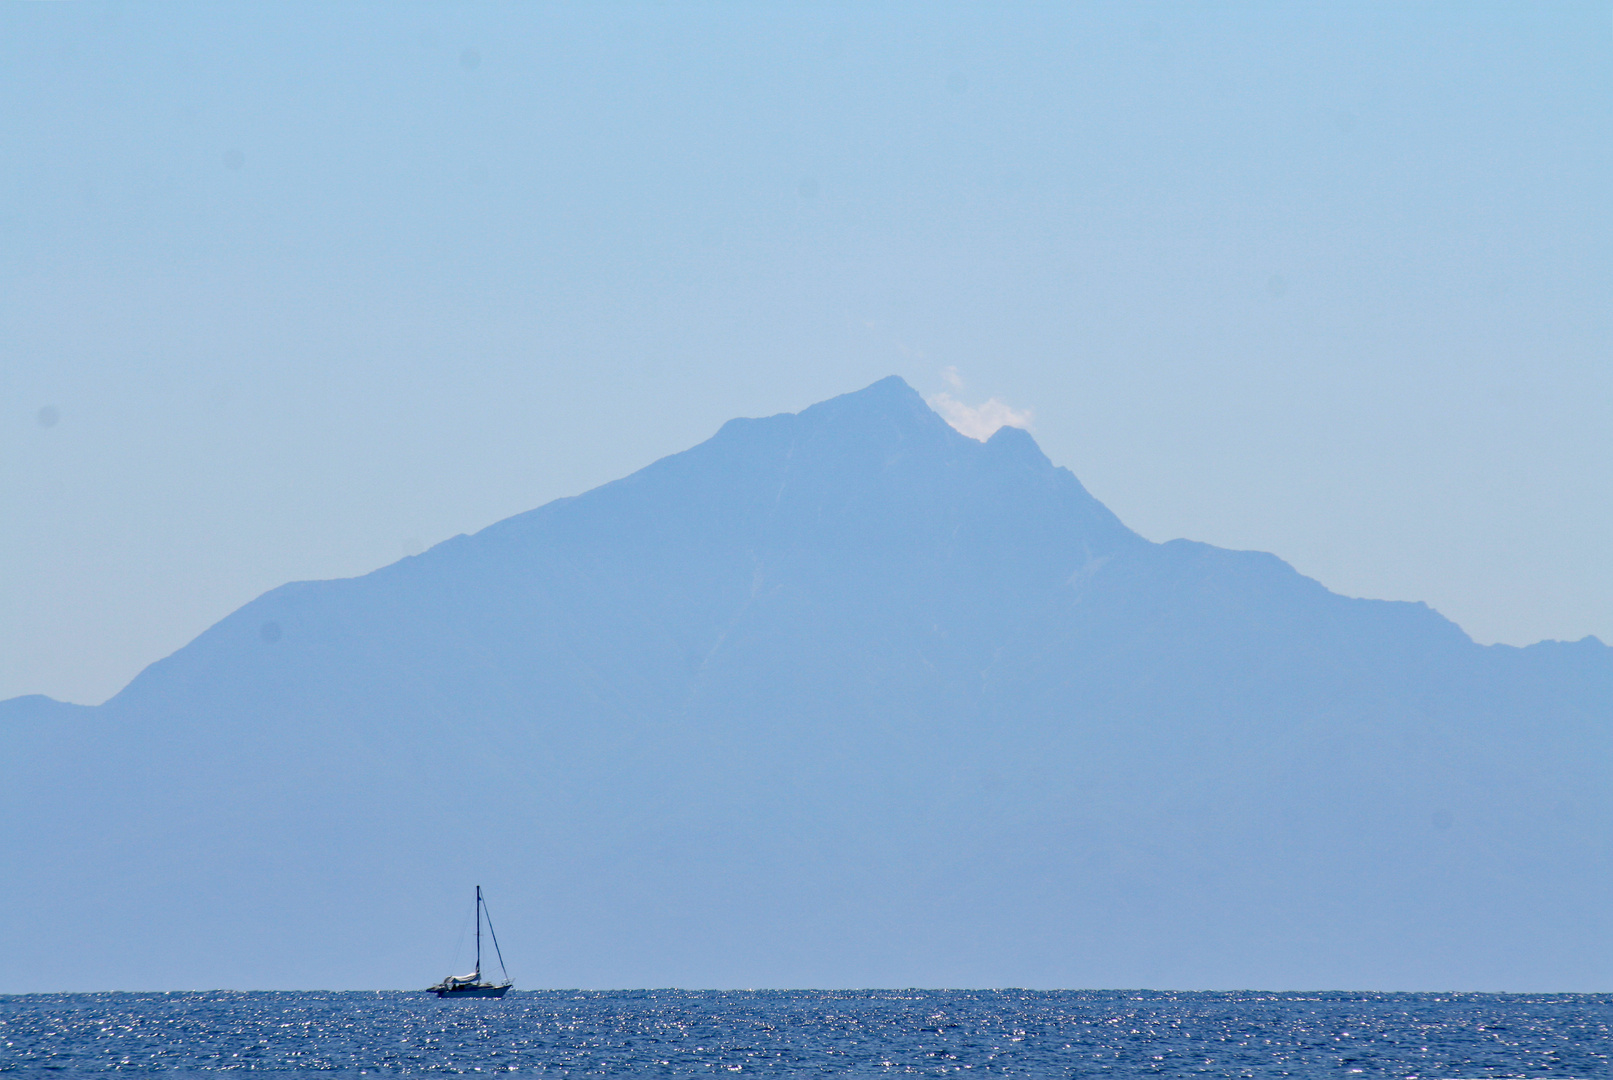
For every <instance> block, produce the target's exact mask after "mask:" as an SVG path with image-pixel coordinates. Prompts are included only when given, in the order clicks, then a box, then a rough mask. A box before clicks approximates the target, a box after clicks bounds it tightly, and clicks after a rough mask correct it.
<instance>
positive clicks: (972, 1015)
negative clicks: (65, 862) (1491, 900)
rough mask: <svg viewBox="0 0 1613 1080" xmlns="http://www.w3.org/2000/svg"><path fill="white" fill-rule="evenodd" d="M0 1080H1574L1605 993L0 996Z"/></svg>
mask: <svg viewBox="0 0 1613 1080" xmlns="http://www.w3.org/2000/svg"><path fill="white" fill-rule="evenodd" d="M0 1044H3V1045H0V1074H11V1073H15V1074H18V1075H52V1076H77V1075H86V1076H87V1075H91V1074H95V1075H100V1074H104V1073H139V1074H146V1073H153V1074H171V1075H202V1074H209V1075H210V1074H214V1073H222V1072H277V1073H318V1074H321V1075H337V1076H343V1077H351V1076H376V1077H389V1076H415V1075H440V1074H447V1075H475V1074H478V1073H480V1074H483V1075H491V1074H494V1073H518V1074H523V1075H540V1076H556V1077H563V1076H577V1077H585V1076H653V1077H697V1076H698V1077H714V1076H726V1075H730V1074H735V1073H737V1074H740V1075H742V1076H743V1075H751V1076H789V1077H799V1076H898V1075H901V1076H952V1075H958V1074H966V1075H967V1074H972V1075H990V1076H1028V1077H1096V1076H1102V1077H1173V1076H1194V1077H1201V1076H1213V1077H1338V1078H1341V1080H1347V1078H1354V1077H1370V1078H1377V1077H1397V1078H1405V1080H1441V1078H1462V1080H1467V1078H1472V1080H1478V1078H1484V1080H1503V1078H1514V1077H1517V1078H1522V1077H1530V1078H1534V1077H1540V1078H1546V1077H1551V1078H1570V1077H1572V1078H1583V1080H1589V1078H1592V1077H1610V1076H1613V1058H1610V1055H1613V995H1607V994H1360V993H1164V992H1152V993H1150V992H1141V991H1112V992H1111V991H1105V992H1097V991H1029V990H993V991H983V990H968V991H959V990H865V991H809V990H777V991H744V992H737V991H725V992H719V991H709V992H699V991H683V990H649V991H595V992H584V991H533V992H524V993H523V992H519V991H516V992H512V993H510V994H509V995H508V996H507V997H505V998H504V999H502V1000H497V999H472V1000H465V1001H440V1000H438V999H437V998H435V997H432V996H430V995H427V994H422V993H400V992H375V993H372V992H363V993H270V992H264V993H234V992H230V993H223V992H212V993H116V994H111V993H109V994H27V995H16V996H7V997H0Z"/></svg>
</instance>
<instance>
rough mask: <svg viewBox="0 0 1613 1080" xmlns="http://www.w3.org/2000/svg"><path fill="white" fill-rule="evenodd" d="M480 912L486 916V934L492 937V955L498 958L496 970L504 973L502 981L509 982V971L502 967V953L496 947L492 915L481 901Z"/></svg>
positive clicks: (485, 903)
mask: <svg viewBox="0 0 1613 1080" xmlns="http://www.w3.org/2000/svg"><path fill="white" fill-rule="evenodd" d="M482 912H483V913H484V914H485V915H486V916H487V932H488V933H489V934H491V935H492V937H493V954H494V955H495V956H497V957H498V969H499V971H501V972H503V973H504V981H505V982H509V981H510V970H509V968H506V967H505V966H504V951H503V950H502V949H500V948H499V947H498V931H497V930H494V929H493V913H492V912H491V911H488V910H487V901H486V900H483V901H482Z"/></svg>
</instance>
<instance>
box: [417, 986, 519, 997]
mask: <svg viewBox="0 0 1613 1080" xmlns="http://www.w3.org/2000/svg"><path fill="white" fill-rule="evenodd" d="M511 985H513V984H511V983H505V984H504V985H503V986H492V985H489V984H483V985H481V986H455V987H452V988H444V989H438V988H437V987H432V988H431V990H430V991H428V992H429V993H432V994H436V995H437V996H438V997H440V998H466V997H494V998H501V997H503V996H504V995H505V994H506V993H508V992H509V989H510V987H511Z"/></svg>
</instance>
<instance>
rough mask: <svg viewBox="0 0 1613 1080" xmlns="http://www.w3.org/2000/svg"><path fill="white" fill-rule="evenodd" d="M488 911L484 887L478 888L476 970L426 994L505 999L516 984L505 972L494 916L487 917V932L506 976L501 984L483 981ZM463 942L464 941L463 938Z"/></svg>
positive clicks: (501, 971) (446, 982)
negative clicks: (483, 891)
mask: <svg viewBox="0 0 1613 1080" xmlns="http://www.w3.org/2000/svg"><path fill="white" fill-rule="evenodd" d="M486 910H487V901H485V900H483V899H482V887H481V886H480V885H478V886H476V970H475V971H473V972H471V973H470V974H469V975H450V976H448V977H447V978H446V979H444V980H443V981H442V982H440V983H438V984H437V985H436V986H428V987H426V992H427V993H431V994H436V995H437V996H438V997H440V998H444V997H503V996H504V995H505V993H506V992H507V991H508V990H509V989H510V987H511V986H514V985H515V984H514V983H512V982H510V973H509V972H508V971H505V970H504V953H503V951H502V950H501V949H499V947H498V934H496V933H494V931H493V916H491V915H489V916H487V932H488V934H489V935H491V936H492V938H493V954H494V955H495V956H497V957H498V970H499V973H500V974H501V975H503V976H504V981H503V982H499V983H494V982H484V981H482V913H483V912H485V911H486ZM460 940H461V941H463V940H464V939H463V938H461V939H460Z"/></svg>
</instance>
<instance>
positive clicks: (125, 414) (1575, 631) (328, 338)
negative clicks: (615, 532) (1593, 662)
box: [0, 2, 1613, 703]
mask: <svg viewBox="0 0 1613 1080" xmlns="http://www.w3.org/2000/svg"><path fill="white" fill-rule="evenodd" d="M1610 121H1613V8H1610V6H1609V4H1607V3H1605V2H1603V3H1595V4H1572V3H1563V4H1552V5H1540V4H1515V5H1509V6H1485V5H1477V4H1472V3H1461V4H1450V5H1432V4H1428V5H1402V4H1382V5H1376V6H1373V5H1361V4H1357V3H1348V4H1337V5H1324V4H1273V5H1251V4H1238V5H1226V6H1219V7H1218V6H1214V5H1205V4H1194V5H1183V6H1172V5H1149V4H1140V5H1124V6H1086V5H1083V6H1076V5H1073V4H1071V5H1062V4H1061V5H1056V6H1049V7H1031V6H1024V7H1018V8H1013V9H1005V6H1003V5H969V6H959V7H948V6H945V5H937V4H933V3H925V4H920V5H912V6H899V5H861V4H859V5H848V6H832V5H825V4H811V5H806V4H801V5H757V4H747V5H738V4H735V5H727V6H719V5H698V6H676V5H656V6H644V7H631V6H619V7H609V6H604V5H598V4H588V5H583V4H577V5H571V6H538V5H535V4H531V5H519V6H500V5H475V6H470V5H465V6H453V7H449V6H410V5H400V4H387V5H384V6H382V5H376V6H362V5H351V4H349V5H326V4H321V5H314V6H303V5H296V4H275V5H259V6H251V7H249V6H226V5H218V4H208V5H192V6H181V5H161V6H156V5H153V6H146V7H136V6H119V5H104V4H80V5H57V4H37V5H33V4H11V5H7V6H5V7H0V152H3V158H0V161H3V169H0V402H3V405H4V409H3V412H0V453H3V458H0V566H3V568H4V574H3V577H0V697H6V696H10V695H13V694H21V693H31V692H44V693H48V694H51V695H54V696H58V697H62V698H66V699H68V700H73V701H80V702H90V703H93V702H97V701H100V700H101V699H103V698H105V697H106V696H108V695H109V694H111V693H113V692H114V691H116V690H117V689H118V688H119V687H121V685H122V684H123V683H124V682H125V681H127V680H128V679H129V678H130V677H132V676H133V675H134V674H135V672H136V671H138V670H139V669H140V668H141V667H143V666H144V665H145V664H147V663H149V662H151V661H152V660H155V659H157V658H159V657H161V656H163V655H165V654H166V653H168V652H171V651H172V650H174V649H175V648H178V647H179V646H180V645H182V644H184V643H185V642H186V641H187V640H189V639H190V638H191V637H192V636H194V635H195V634H196V633H198V632H199V631H201V630H202V629H204V628H205V627H206V626H207V625H209V624H211V623H212V622H214V621H215V620H217V619H218V618H220V617H222V616H223V615H225V614H226V613H228V612H229V611H230V610H232V609H234V608H235V607H237V606H239V605H240V604H241V603H243V602H245V601H247V600H249V599H251V598H252V597H253V596H255V595H257V594H258V593H260V592H262V591H264V590H266V589H268V588H271V587H273V586H275V585H278V584H280V583H282V582H285V581H287V580H291V579H298V578H324V577H335V576H346V575H352V574H358V573H362V572H365V571H367V570H370V569H373V568H375V567H377V566H380V565H382V564H385V563H387V562H390V561H392V560H394V559H396V558H398V557H399V556H401V555H403V554H405V553H407V552H411V551H414V550H418V549H419V548H420V547H422V546H425V545H430V544H432V543H435V542H437V541H439V540H442V539H444V538H446V537H448V536H450V535H453V534H454V533H458V532H465V531H471V530H475V529H478V528H480V527H482V526H484V525H486V524H488V523H490V522H492V521H494V520H497V519H499V518H502V517H505V516H507V515H509V514H512V513H515V512H518V511H521V510H525V509H528V508H530V507H532V506H535V505H537V504H539V503H542V502H545V501H547V500H549V499H552V498H554V497H556V496H560V495H566V494H571V493H575V492H578V491H581V490H584V489H586V488H589V487H592V486H594V485H596V484H599V483H601V482H604V481H607V480H610V479H613V478H615V477H617V476H620V475H622V474H624V473H626V472H629V471H631V470H632V469H635V468H637V467H639V466H641V465H644V464H646V463H648V462H649V461H651V460H652V459H654V458H657V457H659V456H662V455H664V454H667V453H671V452H674V451H677V450H680V449H683V448H685V447H687V446H689V445H691V444H693V443H695V442H697V441H699V440H701V439H703V438H705V437H706V436H708V435H710V434H711V433H712V432H713V431H714V430H715V429H716V428H717V427H718V426H719V425H720V424H721V423H722V422H723V421H724V420H726V419H728V418H729V417H732V416H736V415H763V414H769V413H774V412H779V411H784V410H792V411H793V410H797V409H800V408H802V407H804V406H806V405H808V404H810V403H812V402H814V401H816V400H819V399H822V398H825V397H829V396H832V395H834V394H837V393H841V392H844V391H847V390H851V389H855V388H858V387H861V386H863V385H865V384H867V383H869V382H872V381H873V380H875V379H877V378H879V377H881V376H884V375H887V374H892V373H895V374H899V375H902V376H903V377H904V378H906V379H907V380H908V381H909V382H910V383H912V384H913V385H914V386H915V387H916V388H917V389H919V390H920V391H921V392H922V393H924V394H926V395H936V394H940V393H943V392H944V393H948V394H950V395H951V396H952V398H953V399H955V400H957V401H960V402H962V403H964V404H966V405H971V406H978V405H980V404H981V403H982V402H985V401H987V400H988V399H991V398H995V399H997V400H998V401H999V402H1001V403H1004V404H1005V405H1006V406H1007V407H1008V408H1010V409H1013V410H1018V411H1021V412H1028V414H1029V416H1030V426H1031V428H1032V430H1033V431H1034V433H1035V435H1036V437H1037V439H1038V440H1039V441H1040V442H1041V444H1042V446H1043V448H1044V449H1045V450H1046V451H1047V453H1048V454H1049V456H1050V457H1052V458H1053V460H1054V461H1056V462H1058V463H1059V464H1062V465H1067V466H1069V467H1070V468H1071V469H1073V470H1074V471H1075V472H1076V474H1077V475H1078V476H1079V477H1080V478H1081V479H1082V480H1083V481H1084V482H1085V483H1086V485H1087V486H1088V488H1090V489H1091V490H1092V492H1093V493H1094V494H1095V495H1097V496H1098V497H1099V498H1100V499H1102V500H1103V501H1105V502H1106V503H1107V504H1108V505H1109V506H1110V507H1111V508H1112V509H1114V510H1115V511H1116V512H1117V513H1118V514H1119V515H1120V516H1121V518H1123V519H1124V520H1125V521H1126V522H1127V523H1128V524H1130V525H1131V526H1133V527H1134V528H1136V529H1138V530H1139V531H1140V532H1142V533H1143V534H1144V535H1146V536H1148V537H1150V538H1152V539H1155V540H1164V539H1169V538H1172V537H1177V536H1186V537H1191V538H1194V539H1199V540H1206V541H1209V542H1212V543H1216V544H1221V545H1224V546H1229V547H1240V548H1259V549H1263V550H1269V551H1274V552H1276V553H1278V554H1279V555H1281V556H1282V557H1284V558H1285V559H1287V560H1289V561H1290V562H1292V563H1293V564H1294V565H1295V566H1296V567H1298V568H1299V569H1300V570H1301V571H1302V572H1304V573H1306V574H1309V575H1311V576H1314V577H1316V578H1318V579H1319V580H1321V581H1322V582H1323V583H1324V584H1326V585H1327V586H1329V587H1330V588H1332V589H1335V590H1337V591H1340V592H1344V593H1348V594H1352V595H1361V596H1372V597H1385V598H1393V599H1419V600H1426V601H1428V602H1429V603H1430V604H1432V605H1433V606H1435V607H1436V608H1438V609H1439V610H1440V611H1442V612H1444V613H1445V614H1446V615H1448V616H1450V617H1451V618H1453V619H1455V620H1456V621H1457V622H1459V623H1460V624H1461V625H1462V626H1463V627H1464V628H1465V629H1467V630H1468V631H1469V632H1470V633H1471V634H1473V636H1474V637H1476V638H1477V639H1479V640H1481V641H1496V640H1500V641H1507V642H1513V643H1526V642H1529V641H1533V640H1536V639H1539V638H1543V637H1557V638H1578V637H1581V636H1583V635H1585V634H1590V633H1595V634H1597V635H1598V636H1600V637H1602V638H1603V639H1604V640H1613V560H1610V559H1609V554H1610V552H1613V364H1610V345H1613V335H1610V332H1609V314H1610V303H1609V301H1610V296H1613V247H1610V241H1613V229H1610V195H1613V123H1610ZM948 369H955V375H954V378H953V381H952V382H949V379H948V375H949V371H948ZM954 382H955V383H958V384H961V385H954Z"/></svg>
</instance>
